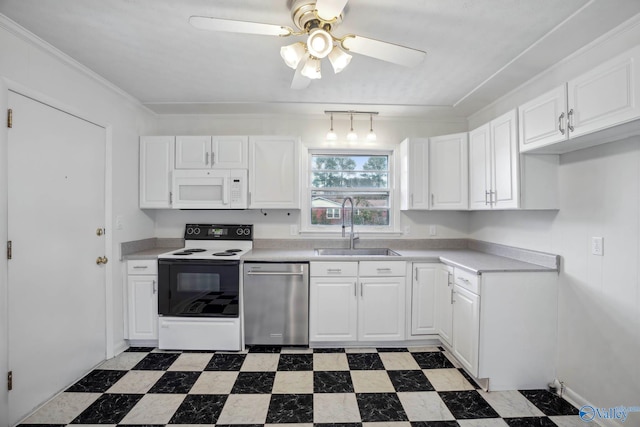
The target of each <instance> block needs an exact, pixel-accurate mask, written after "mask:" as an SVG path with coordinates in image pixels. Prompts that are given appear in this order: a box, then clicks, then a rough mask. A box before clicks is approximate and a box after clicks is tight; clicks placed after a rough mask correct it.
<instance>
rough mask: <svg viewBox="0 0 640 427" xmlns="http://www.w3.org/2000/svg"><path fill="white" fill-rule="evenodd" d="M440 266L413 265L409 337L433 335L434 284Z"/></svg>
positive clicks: (434, 328) (434, 329) (434, 331)
mask: <svg viewBox="0 0 640 427" xmlns="http://www.w3.org/2000/svg"><path fill="white" fill-rule="evenodd" d="M439 271H440V264H414V265H413V283H412V286H411V335H428V334H435V333H436V327H435V308H436V299H435V298H436V294H435V292H436V282H437V280H438V276H439V274H438V273H439Z"/></svg>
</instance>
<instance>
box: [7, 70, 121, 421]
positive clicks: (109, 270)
mask: <svg viewBox="0 0 640 427" xmlns="http://www.w3.org/2000/svg"><path fill="white" fill-rule="evenodd" d="M9 92H15V93H17V94H20V95H23V96H26V97H28V98H31V99H33V100H34V101H37V102H40V103H42V104H45V105H47V106H49V107H51V108H55V109H57V110H60V111H62V112H64V113H67V114H70V115H72V116H75V117H77V118H79V119H82V120H85V121H87V122H90V123H93V124H95V125H97V126H99V127H101V128H103V129H104V130H105V177H104V178H105V188H104V197H105V200H104V227H105V228H106V230H107V232H106V233H105V234H104V237H105V239H104V253H105V256H106V257H107V258H108V259H109V260H111V261H112V262H109V263H107V264H105V265H104V267H105V288H104V291H105V329H106V330H105V341H106V342H105V353H106V354H105V357H106V358H107V359H109V358H111V357H113V356H115V354H114V353H115V348H114V344H115V343H114V329H113V323H114V319H113V308H114V300H113V270H114V267H113V266H114V262H115V258H114V256H113V254H114V250H113V227H112V219H113V127H112V125H111V124H109V123H105V121H104V120H103V119H102V118H98V117H95V116H93V115H91V114H87V113H86V112H80V111H79V110H78V109H77V108H75V107H73V106H71V105H69V104H66V103H64V102H61V101H60V100H58V99H56V98H52V97H50V96H48V95H45V94H44V93H42V92H40V91H37V90H34V89H32V88H29V87H26V86H24V85H21V84H19V83H16V82H14V81H12V80H10V79H7V78H5V77H4V76H0V116H1V117H2V120H1V122H0V123H2V125H1V126H0V171H3V172H2V174H0V218H2V220H1V221H0V243H1V244H2V247H3V249H2V250H4V245H5V243H4V242H6V241H7V238H8V222H7V219H8V185H7V178H8V176H7V169H8V150H7V146H8V142H9V129H8V128H7V125H6V121H5V120H6V115H5V114H6V113H5V112H6V111H7V109H8V97H9ZM8 262H9V261H8V259H7V258H6V256H3V257H2V261H1V262H0V325H2V326H0V348H3V349H4V350H3V351H0V374H1V375H0V414H1V415H0V427H4V426H8V421H9V419H8V402H9V393H8V391H7V389H6V387H5V386H4V378H6V373H7V372H8V371H9V349H8V341H9V336H8V331H9V328H8V320H9V319H8V316H9V310H8V305H7V291H8V286H9V284H8V274H7V272H8Z"/></svg>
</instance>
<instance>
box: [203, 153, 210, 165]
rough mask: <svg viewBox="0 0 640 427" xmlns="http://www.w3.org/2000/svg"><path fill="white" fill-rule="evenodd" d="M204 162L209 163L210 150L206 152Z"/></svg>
mask: <svg viewBox="0 0 640 427" xmlns="http://www.w3.org/2000/svg"><path fill="white" fill-rule="evenodd" d="M204 164H205V165H209V152H208V151H207V152H206V153H204Z"/></svg>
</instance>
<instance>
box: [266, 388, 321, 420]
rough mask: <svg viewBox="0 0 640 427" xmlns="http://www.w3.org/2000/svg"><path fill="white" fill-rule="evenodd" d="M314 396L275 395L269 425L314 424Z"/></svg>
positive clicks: (270, 408)
mask: <svg viewBox="0 0 640 427" xmlns="http://www.w3.org/2000/svg"><path fill="white" fill-rule="evenodd" d="M312 422H313V395H312V394H274V395H272V396H271V402H270V404H269V411H268V412H267V423H312Z"/></svg>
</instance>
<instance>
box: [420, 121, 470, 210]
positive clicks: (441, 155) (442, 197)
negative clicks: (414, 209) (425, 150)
mask: <svg viewBox="0 0 640 427" xmlns="http://www.w3.org/2000/svg"><path fill="white" fill-rule="evenodd" d="M468 162H469V157H468V144H467V133H466V132H465V133H458V134H454V135H445V136H437V137H434V138H430V139H429V182H430V185H431V209H444V210H456V209H467V208H468V207H469V180H468V174H469V168H468Z"/></svg>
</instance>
